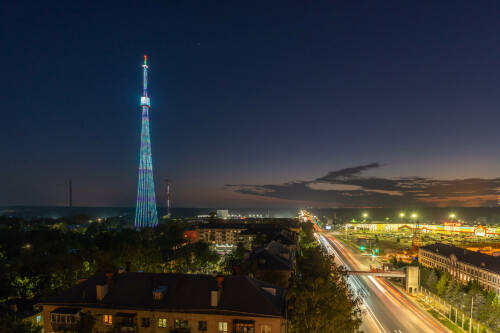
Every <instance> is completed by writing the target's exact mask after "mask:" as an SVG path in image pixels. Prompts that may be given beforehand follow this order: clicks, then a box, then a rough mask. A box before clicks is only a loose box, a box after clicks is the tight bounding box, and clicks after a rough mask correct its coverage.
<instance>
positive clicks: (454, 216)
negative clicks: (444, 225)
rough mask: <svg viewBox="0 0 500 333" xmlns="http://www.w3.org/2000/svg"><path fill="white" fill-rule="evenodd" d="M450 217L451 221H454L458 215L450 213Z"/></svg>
mask: <svg viewBox="0 0 500 333" xmlns="http://www.w3.org/2000/svg"><path fill="white" fill-rule="evenodd" d="M448 217H449V218H450V219H452V220H454V219H455V218H456V217H457V215H456V214H455V213H450V215H448Z"/></svg>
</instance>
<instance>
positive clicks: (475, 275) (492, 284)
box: [418, 243, 500, 294]
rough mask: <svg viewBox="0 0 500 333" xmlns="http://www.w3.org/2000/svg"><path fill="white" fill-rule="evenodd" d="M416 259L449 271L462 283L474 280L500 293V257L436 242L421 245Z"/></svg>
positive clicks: (426, 265) (425, 264) (428, 265)
mask: <svg viewBox="0 0 500 333" xmlns="http://www.w3.org/2000/svg"><path fill="white" fill-rule="evenodd" d="M418 261H419V263H420V264H421V265H422V266H424V267H429V268H437V269H439V270H442V271H446V272H449V273H450V274H451V275H452V276H453V277H454V278H455V279H456V280H458V281H460V282H462V283H467V282H469V281H472V280H476V281H478V282H479V284H480V285H481V286H482V287H483V288H485V289H488V290H493V291H495V292H497V293H499V294H500V257H497V256H490V255H487V254H484V253H480V252H474V251H469V250H467V249H463V248H460V247H456V246H452V245H447V244H442V243H436V244H432V245H426V246H423V247H421V248H420V249H419V251H418Z"/></svg>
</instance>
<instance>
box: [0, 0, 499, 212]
mask: <svg viewBox="0 0 500 333" xmlns="http://www.w3.org/2000/svg"><path fill="white" fill-rule="evenodd" d="M0 6H1V7H0V9H1V10H0V13H1V14H0V15H1V16H0V26H1V28H0V32H1V34H0V41H1V43H0V45H1V52H0V63H1V64H2V70H1V73H2V79H1V80H0V91H1V94H0V100H1V105H2V112H1V114H2V121H1V124H2V125H1V130H0V152H1V158H0V161H1V163H0V175H1V176H0V206H4V205H65V204H66V203H67V182H68V179H70V178H71V179H73V188H74V204H75V205H78V206H133V205H134V204H135V196H136V187H137V168H138V158H139V134H140V133H139V132H140V106H139V96H140V94H141V84H142V82H141V67H140V65H141V62H142V57H143V54H145V53H146V54H148V62H149V65H150V87H149V88H150V89H149V90H150V96H151V104H152V107H151V111H150V112H151V113H150V114H151V139H152V150H153V164H154V170H155V179H156V183H157V195H158V200H159V202H160V205H163V200H164V193H163V191H164V186H163V180H164V179H165V178H167V177H170V178H171V179H172V183H173V188H174V193H173V198H174V205H175V206H182V207H207V206H214V207H215V206H216V207H252V206H290V207H294V206H301V205H313V206H323V207H342V206H370V207H372V206H402V205H414V204H416V203H417V204H421V205H441V206H442V205H466V206H470V205H496V198H497V195H498V194H497V192H498V191H497V188H500V180H499V179H497V177H498V176H499V175H500V172H499V171H500V157H499V156H500V152H499V149H498V147H499V146H500V133H499V130H500V109H499V106H500V94H499V87H500V37H499V36H500V33H499V31H500V20H499V19H498V17H499V13H500V11H499V9H500V8H499V7H500V2H497V1H457V2H449V1H441V2H439V3H438V1H413V2H408V1H394V2H391V1H282V2H279V1H192V2H190V1H135V2H127V1H120V2H114V1H99V2H92V3H91V4H88V3H87V2H83V1H81V2H80V1H62V2H61V1H58V2H47V1H32V2H23V1H8V2H4V3H3V4H2V5H0Z"/></svg>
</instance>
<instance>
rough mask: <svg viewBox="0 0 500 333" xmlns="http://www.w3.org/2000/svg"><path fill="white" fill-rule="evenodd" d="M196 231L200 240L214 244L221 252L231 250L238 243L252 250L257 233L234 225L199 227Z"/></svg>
mask: <svg viewBox="0 0 500 333" xmlns="http://www.w3.org/2000/svg"><path fill="white" fill-rule="evenodd" d="M196 232H197V239H198V240H199V241H200V242H206V243H209V244H212V245H213V246H214V247H215V250H216V251H219V252H221V251H222V252H231V251H232V250H233V249H234V248H235V247H236V246H237V245H238V243H242V244H243V246H244V247H245V249H247V250H250V249H251V248H252V243H253V240H254V239H255V235H254V234H252V233H249V232H248V230H246V229H244V228H236V227H232V226H210V227H208V228H198V229H197V230H196Z"/></svg>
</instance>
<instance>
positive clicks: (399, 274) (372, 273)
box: [346, 270, 406, 278]
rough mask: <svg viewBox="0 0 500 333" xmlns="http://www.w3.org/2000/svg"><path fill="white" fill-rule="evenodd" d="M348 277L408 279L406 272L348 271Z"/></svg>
mask: <svg viewBox="0 0 500 333" xmlns="http://www.w3.org/2000/svg"><path fill="white" fill-rule="evenodd" d="M346 273H347V275H364V276H381V277H402V278H405V277H406V272H404V271H382V270H381V271H347V272H346Z"/></svg>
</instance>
